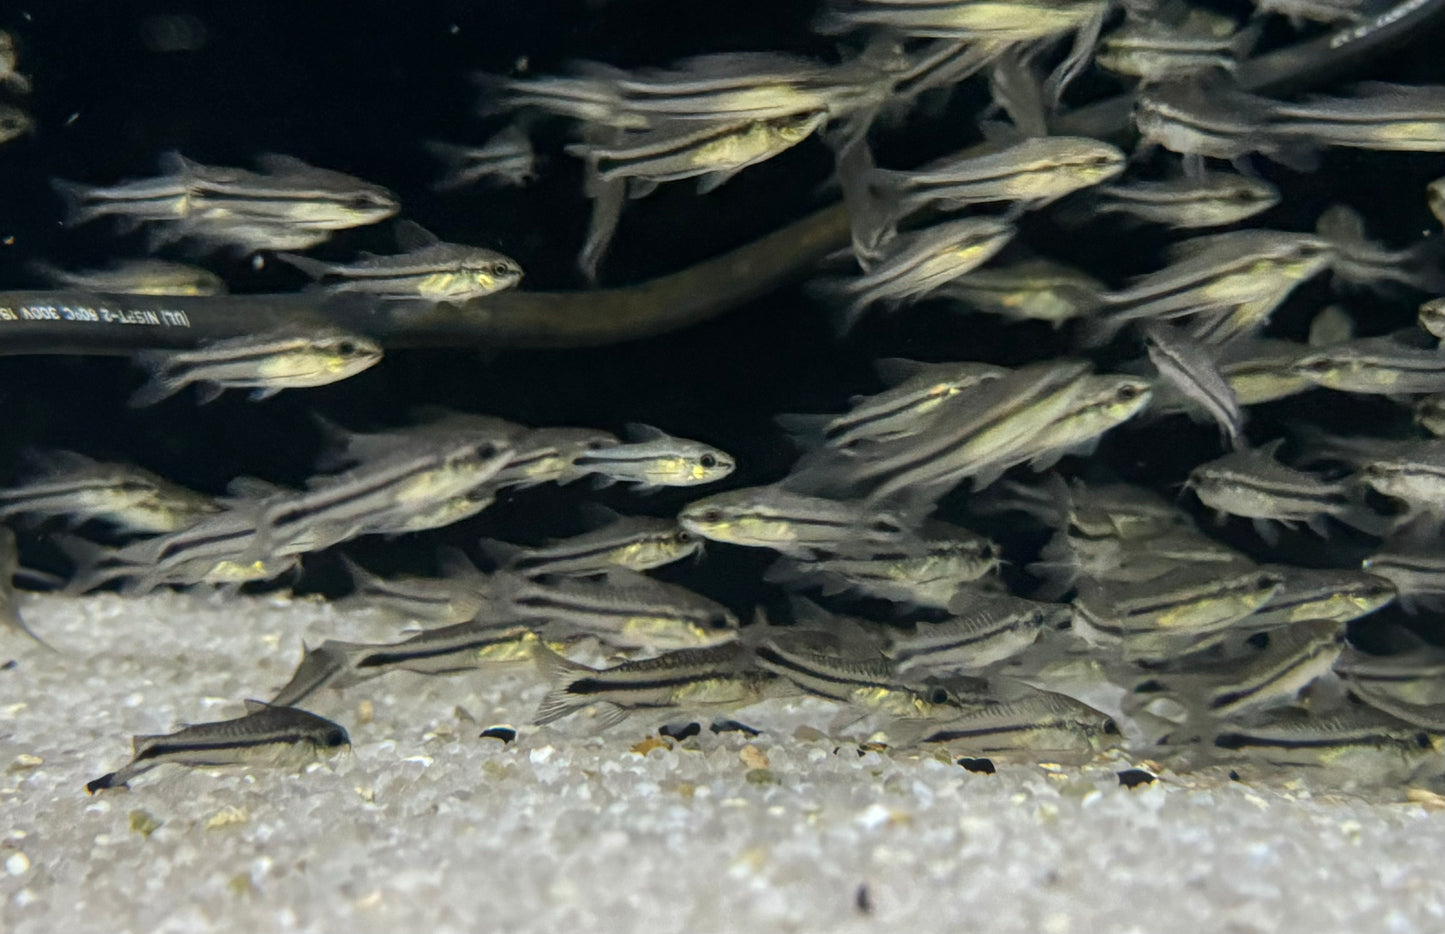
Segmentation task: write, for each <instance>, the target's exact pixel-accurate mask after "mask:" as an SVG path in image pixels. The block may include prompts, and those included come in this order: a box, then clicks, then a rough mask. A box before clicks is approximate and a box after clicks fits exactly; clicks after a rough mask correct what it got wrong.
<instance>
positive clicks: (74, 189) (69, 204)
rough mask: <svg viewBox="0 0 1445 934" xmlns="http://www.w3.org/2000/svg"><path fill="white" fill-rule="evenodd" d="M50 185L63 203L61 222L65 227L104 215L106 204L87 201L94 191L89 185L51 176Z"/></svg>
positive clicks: (75, 225)
mask: <svg viewBox="0 0 1445 934" xmlns="http://www.w3.org/2000/svg"><path fill="white" fill-rule="evenodd" d="M50 187H52V188H54V189H55V193H56V194H57V195H59V196H60V200H61V202H62V203H64V205H65V220H64V221H62V223H63V224H64V225H65V226H66V227H79V226H80V225H81V224H86V223H89V222H90V221H93V220H95V219H96V218H97V217H103V216H105V214H106V206H105V205H104V204H96V203H93V202H90V201H89V198H90V194H91V192H92V191H94V189H93V188H91V186H89V185H85V184H82V183H80V182H72V181H67V180H66V179H63V178H52V179H51V180H50Z"/></svg>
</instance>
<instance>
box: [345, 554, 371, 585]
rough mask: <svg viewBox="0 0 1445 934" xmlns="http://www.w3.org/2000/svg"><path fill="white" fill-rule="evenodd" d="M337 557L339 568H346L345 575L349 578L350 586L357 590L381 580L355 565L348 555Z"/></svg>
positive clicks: (354, 561)
mask: <svg viewBox="0 0 1445 934" xmlns="http://www.w3.org/2000/svg"><path fill="white" fill-rule="evenodd" d="M338 557H339V558H340V559H341V566H342V567H344V568H346V573H347V574H348V575H349V576H350V577H351V585H352V586H353V587H355V588H356V589H357V590H361V589H362V588H363V587H365V586H366V585H367V584H371V583H374V582H376V581H379V580H381V578H379V577H378V576H377V575H375V574H373V573H371V572H370V571H368V570H367V569H366V568H364V567H362V566H361V565H360V564H357V563H356V560H355V559H354V558H352V557H350V556H349V555H339V556H338Z"/></svg>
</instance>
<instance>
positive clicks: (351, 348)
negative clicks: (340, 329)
mask: <svg viewBox="0 0 1445 934" xmlns="http://www.w3.org/2000/svg"><path fill="white" fill-rule="evenodd" d="M336 352H337V353H339V354H341V355H342V356H343V357H349V356H351V355H352V354H354V353H356V343H355V342H354V341H342V342H341V343H339V344H337V345H336Z"/></svg>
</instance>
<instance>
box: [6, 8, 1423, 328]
mask: <svg viewBox="0 0 1445 934" xmlns="http://www.w3.org/2000/svg"><path fill="white" fill-rule="evenodd" d="M1442 12H1445V0H1401V2H1398V3H1393V4H1390V5H1388V6H1385V7H1383V8H1382V9H1381V10H1380V11H1379V12H1377V13H1374V14H1373V15H1371V16H1369V17H1367V18H1366V19H1365V20H1363V21H1362V22H1359V23H1352V24H1350V25H1347V26H1344V27H1342V28H1340V29H1337V30H1334V31H1331V32H1329V33H1326V34H1325V35H1322V36H1320V37H1318V38H1315V39H1310V40H1306V41H1303V42H1299V43H1296V44H1295V45H1292V46H1288V47H1286V48H1283V49H1279V50H1276V51H1274V52H1269V53H1266V54H1263V55H1259V56H1256V57H1254V58H1251V59H1249V60H1248V61H1245V62H1242V63H1241V64H1240V67H1239V69H1238V72H1237V74H1236V78H1237V80H1238V83H1239V85H1240V86H1241V87H1243V88H1244V89H1245V90H1248V91H1253V92H1257V93H1275V94H1283V93H1292V92H1295V91H1298V90H1300V89H1302V88H1305V87H1309V86H1311V85H1314V84H1318V83H1320V82H1322V81H1326V80H1329V79H1330V78H1332V77H1334V76H1336V75H1338V74H1340V73H1342V72H1344V71H1347V70H1349V69H1351V68H1354V67H1356V66H1357V65H1358V64H1359V63H1361V62H1363V61H1365V60H1367V59H1371V58H1374V57H1376V56H1378V55H1379V54H1380V53H1381V52H1383V51H1385V50H1387V49H1390V48H1393V47H1394V46H1396V45H1397V44H1399V43H1401V42H1404V41H1406V40H1407V39H1409V38H1410V37H1412V36H1413V35H1415V34H1417V33H1418V32H1419V30H1420V28H1421V27H1422V26H1423V25H1425V24H1426V23H1428V22H1429V21H1430V20H1432V19H1434V18H1435V17H1436V16H1438V15H1440V14H1441V13H1442ZM1132 107H1133V95H1132V94H1130V93H1125V94H1120V95H1117V96H1115V97H1112V98H1109V99H1107V100H1104V101H1100V102H1098V103H1095V104H1091V105H1089V106H1086V107H1081V108H1079V109H1078V110H1075V111H1072V112H1070V113H1068V114H1065V115H1064V116H1062V117H1061V118H1060V119H1059V120H1058V122H1057V124H1056V126H1055V129H1056V130H1057V131H1058V132H1060V133H1076V134H1082V135H1088V136H1094V137H1097V138H1118V137H1121V136H1124V135H1127V134H1128V133H1129V131H1130V112H1131V109H1132ZM848 242H849V228H848V217H847V213H846V211H845V210H844V208H843V205H842V204H841V203H837V204H832V205H830V206H828V207H825V208H822V209H820V210H818V211H815V212H814V213H812V214H810V215H808V216H807V217H804V218H803V219H801V220H799V221H796V222H794V223H792V224H789V225H788V226H787V227H784V228H782V229H781V230H778V231H775V232H773V233H771V234H768V235H767V236H764V237H762V238H761V239H758V240H755V241H753V242H752V243H749V244H747V245H745V246H742V247H739V248H738V249H736V250H733V251H732V252H729V253H726V254H724V255H722V256H720V257H716V258H714V259H711V260H707V261H705V262H702V263H699V264H698V265H696V266H692V267H690V268H688V269H685V270H682V271H680V272H676V273H672V274H669V275H666V276H662V277H659V278H657V279H652V280H649V281H647V282H643V283H641V284H639V285H633V286H626V287H622V288H611V289H596V290H590V291H577V292H525V291H512V292H503V293H500V294H497V295H492V296H488V297H486V298H481V299H476V300H473V301H470V302H467V303H465V304H462V305H460V306H457V305H435V306H433V305H422V304H420V303H405V302H401V303H398V302H373V301H371V300H367V299H363V298H360V297H359V296H356V295H349V294H348V295H342V296H328V295H327V294H326V293H325V292H322V291H308V292H291V293H281V294H265V295H225V296H201V297H191V296H186V297H174V298H171V297H167V298H152V297H148V296H132V295H125V296H114V295H110V296H100V295H95V294H89V293H84V292H76V291H67V290H58V291H38V290H37V291H24V292H4V293H0V356H3V355H16V354H92V355H128V354H131V353H133V352H135V351H137V350H141V349H146V348H156V347H190V346H195V345H196V344H197V343H199V342H201V341H205V340H213V339H217V338H225V337H237V336H241V335H245V334H259V333H265V332H267V331H270V330H274V329H275V328H278V327H281V326H283V325H284V326H287V327H298V326H300V327H305V326H308V325H311V324H314V325H316V326H317V327H321V326H325V325H328V324H329V325H332V326H336V327H341V328H345V329H347V330H350V331H354V332H356V333H360V334H365V335H367V336H370V337H373V338H375V339H376V340H378V341H380V342H381V344H382V345H383V346H384V347H387V348H389V349H400V348H419V347H458V346H461V347H485V348H503V347H528V348H539V347H553V348H565V347H594V346H601V345H605V344H612V343H620V342H622V341H629V340H637V339H641V338H646V337H651V336H654V335H657V334H662V333H665V332H668V331H673V330H677V329H679V328H683V327H686V326H688V325H692V324H696V323H698V322H701V321H706V320H708V319H709V318H713V317H716V316H717V315H720V314H722V313H723V312H726V311H728V310H730V309H732V308H735V307H737V306H739V305H742V304H744V303H746V302H747V301H749V300H750V299H753V298H756V297H757V296H759V295H763V294H765V293H767V292H769V291H772V290H773V289H776V288H777V287H779V286H781V285H784V284H786V283H787V282H789V281H792V280H794V279H797V278H798V277H800V276H802V275H804V274H806V272H807V270H809V269H810V268H812V267H813V265H814V264H815V263H817V261H818V260H820V259H821V258H823V257H824V256H826V255H828V254H829V253H831V252H833V251H835V250H838V249H840V248H842V247H844V246H845V245H847V243H848Z"/></svg>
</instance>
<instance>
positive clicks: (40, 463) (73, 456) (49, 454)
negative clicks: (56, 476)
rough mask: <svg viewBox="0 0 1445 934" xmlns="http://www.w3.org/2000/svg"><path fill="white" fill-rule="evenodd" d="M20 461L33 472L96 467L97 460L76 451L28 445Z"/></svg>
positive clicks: (58, 471) (55, 471)
mask: <svg viewBox="0 0 1445 934" xmlns="http://www.w3.org/2000/svg"><path fill="white" fill-rule="evenodd" d="M20 463H21V464H22V465H23V466H24V468H25V470H26V471H28V472H31V473H60V472H62V471H71V470H81V469H86V468H90V467H94V466H95V465H96V463H97V462H96V461H94V460H92V459H91V458H89V457H86V456H85V455H84V454H77V453H76V452H74V451H63V450H59V449H56V450H43V449H41V448H30V447H28V448H25V449H24V450H23V451H21V452H20Z"/></svg>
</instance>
